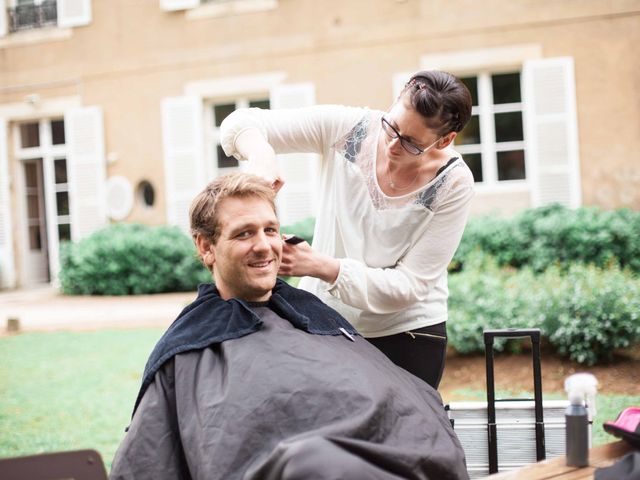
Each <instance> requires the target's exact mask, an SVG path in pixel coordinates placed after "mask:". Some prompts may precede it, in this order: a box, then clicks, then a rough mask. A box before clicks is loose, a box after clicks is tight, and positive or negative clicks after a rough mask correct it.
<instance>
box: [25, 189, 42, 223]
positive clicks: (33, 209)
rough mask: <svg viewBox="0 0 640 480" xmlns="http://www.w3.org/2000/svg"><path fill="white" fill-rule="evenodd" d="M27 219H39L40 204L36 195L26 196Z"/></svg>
mask: <svg viewBox="0 0 640 480" xmlns="http://www.w3.org/2000/svg"><path fill="white" fill-rule="evenodd" d="M27 218H29V219H35V220H37V219H38V218H40V204H39V202H38V194H37V193H30V194H27Z"/></svg>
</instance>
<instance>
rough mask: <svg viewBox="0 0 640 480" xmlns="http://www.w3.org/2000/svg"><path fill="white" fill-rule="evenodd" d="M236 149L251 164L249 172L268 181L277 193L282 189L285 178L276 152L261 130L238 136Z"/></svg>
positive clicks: (247, 131)
mask: <svg viewBox="0 0 640 480" xmlns="http://www.w3.org/2000/svg"><path fill="white" fill-rule="evenodd" d="M236 148H237V149H238V151H239V152H240V153H241V154H242V155H243V156H244V157H245V158H246V159H247V161H248V162H249V169H248V170H249V172H251V173H253V174H255V175H258V176H260V177H262V178H264V179H265V180H267V181H268V182H269V183H270V184H271V188H273V189H274V190H275V191H276V192H278V191H279V190H280V189H281V188H282V186H283V185H284V178H283V177H282V174H281V173H280V167H279V165H278V159H277V158H276V152H275V151H274V150H273V147H272V146H271V145H270V144H269V142H267V140H266V139H265V138H264V137H263V136H262V134H261V133H260V131H259V130H256V129H251V128H250V129H247V130H245V131H244V132H242V133H241V134H240V135H238V138H237V139H236Z"/></svg>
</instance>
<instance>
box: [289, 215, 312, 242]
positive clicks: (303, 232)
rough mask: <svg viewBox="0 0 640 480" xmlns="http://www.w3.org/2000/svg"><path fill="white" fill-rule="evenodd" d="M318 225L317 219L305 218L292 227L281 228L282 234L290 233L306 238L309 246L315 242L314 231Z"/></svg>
mask: <svg viewBox="0 0 640 480" xmlns="http://www.w3.org/2000/svg"><path fill="white" fill-rule="evenodd" d="M315 225H316V219H315V217H309V218H305V219H304V220H300V221H299V222H296V223H292V224H291V225H283V226H282V227H281V228H280V231H281V232H282V233H289V234H294V235H297V236H299V237H301V238H304V239H305V240H306V241H307V242H309V244H311V243H312V242H313V229H314V228H315Z"/></svg>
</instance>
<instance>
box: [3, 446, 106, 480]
mask: <svg viewBox="0 0 640 480" xmlns="http://www.w3.org/2000/svg"><path fill="white" fill-rule="evenodd" d="M0 478H2V480H59V479H73V480H107V471H106V470H105V468H104V463H103V461H102V457H101V456H100V454H99V453H98V452H96V451H95V450H75V451H71V452H55V453H43V454H40V455H29V456H26V457H14V458H2V459H0Z"/></svg>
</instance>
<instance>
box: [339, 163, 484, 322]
mask: <svg viewBox="0 0 640 480" xmlns="http://www.w3.org/2000/svg"><path fill="white" fill-rule="evenodd" d="M447 180H448V181H447V182H446V183H448V191H447V192H444V193H443V194H442V195H441V200H440V201H439V205H434V215H433V217H432V219H431V220H430V222H429V225H428V226H427V228H426V230H425V232H424V234H423V235H422V236H421V237H420V238H419V239H418V241H417V242H416V243H415V244H414V245H413V247H412V248H411V249H410V250H409V251H408V252H407V253H406V254H405V255H404V256H403V258H402V259H401V260H400V261H399V262H398V263H397V264H396V265H395V266H394V267H391V268H370V267H367V266H366V265H365V264H364V263H362V262H360V261H358V260H354V259H349V258H342V259H340V273H339V274H338V278H337V279H336V281H335V283H333V284H332V285H331V286H330V287H329V292H330V293H331V294H332V295H333V296H335V297H337V298H338V299H340V300H341V301H342V302H343V303H345V304H347V305H350V306H352V307H355V308H359V309H361V310H366V311H369V312H372V313H376V314H389V313H394V312H398V311H400V310H403V309H405V308H407V307H409V306H411V305H412V304H414V303H416V302H421V301H425V300H426V299H427V298H428V295H429V293H430V291H431V290H432V289H433V288H434V286H435V285H436V283H437V282H438V279H439V278H440V277H441V276H442V275H446V270H447V267H448V265H449V263H450V262H451V259H452V258H453V255H454V253H455V251H456V249H457V248H458V245H459V243H460V239H461V238H462V234H463V232H464V228H465V225H466V222H467V218H468V215H469V207H470V203H471V199H472V197H473V195H474V190H473V176H472V175H471V172H470V171H469V170H468V169H467V168H466V167H465V168H456V169H455V170H454V171H452V172H451V174H450V178H449V179H447Z"/></svg>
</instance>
